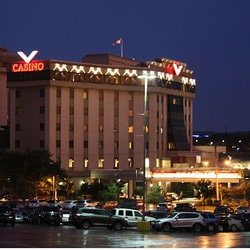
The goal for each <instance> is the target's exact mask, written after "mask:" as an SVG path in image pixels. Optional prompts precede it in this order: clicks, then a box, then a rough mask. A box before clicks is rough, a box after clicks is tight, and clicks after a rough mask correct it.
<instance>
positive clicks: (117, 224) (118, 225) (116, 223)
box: [114, 221, 123, 230]
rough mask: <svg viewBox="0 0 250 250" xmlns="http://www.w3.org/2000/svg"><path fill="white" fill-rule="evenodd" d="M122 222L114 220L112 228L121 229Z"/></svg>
mask: <svg viewBox="0 0 250 250" xmlns="http://www.w3.org/2000/svg"><path fill="white" fill-rule="evenodd" d="M122 227H123V226H122V223H121V222H120V221H117V222H115V224H114V229H115V230H121V229H122Z"/></svg>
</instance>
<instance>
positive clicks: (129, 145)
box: [128, 141, 133, 149]
mask: <svg viewBox="0 0 250 250" xmlns="http://www.w3.org/2000/svg"><path fill="white" fill-rule="evenodd" d="M128 148H129V149H132V148H133V142H132V141H129V142H128Z"/></svg>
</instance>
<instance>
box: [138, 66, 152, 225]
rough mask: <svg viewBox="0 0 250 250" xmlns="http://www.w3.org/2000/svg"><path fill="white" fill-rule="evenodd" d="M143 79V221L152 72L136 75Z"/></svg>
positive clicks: (143, 216) (143, 217)
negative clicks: (148, 105)
mask: <svg viewBox="0 0 250 250" xmlns="http://www.w3.org/2000/svg"><path fill="white" fill-rule="evenodd" d="M138 78H139V79H144V80H145V81H144V112H143V154H144V155H143V177H142V180H143V200H142V214H143V215H142V220H143V221H145V203H146V157H147V152H146V150H147V98H148V80H150V79H154V78H156V76H155V75H154V72H152V71H151V72H150V73H148V72H147V71H146V72H143V74H142V75H139V76H138Z"/></svg>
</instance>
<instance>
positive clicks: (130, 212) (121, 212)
mask: <svg viewBox="0 0 250 250" xmlns="http://www.w3.org/2000/svg"><path fill="white" fill-rule="evenodd" d="M111 213H112V214H113V215H116V216H119V217H122V218H124V219H126V220H127V221H128V226H130V227H133V226H137V223H138V221H142V219H143V214H142V213H141V212H140V211H138V210H136V209H130V208H113V209H112V210H111ZM144 219H145V221H153V220H155V218H154V217H150V216H144Z"/></svg>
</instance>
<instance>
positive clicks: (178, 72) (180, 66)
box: [173, 63, 183, 76]
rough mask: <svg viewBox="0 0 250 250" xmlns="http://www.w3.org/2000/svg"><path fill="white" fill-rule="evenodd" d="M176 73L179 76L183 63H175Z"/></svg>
mask: <svg viewBox="0 0 250 250" xmlns="http://www.w3.org/2000/svg"><path fill="white" fill-rule="evenodd" d="M173 67H174V71H175V74H176V75H177V76H178V75H179V74H180V73H181V70H182V68H183V66H182V65H179V66H177V65H176V64H175V63H174V64H173Z"/></svg>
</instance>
